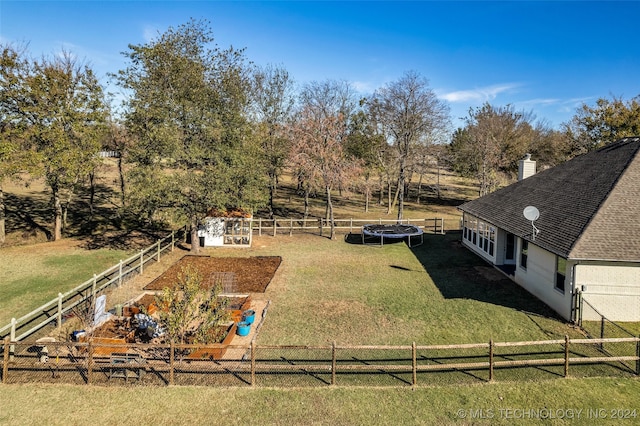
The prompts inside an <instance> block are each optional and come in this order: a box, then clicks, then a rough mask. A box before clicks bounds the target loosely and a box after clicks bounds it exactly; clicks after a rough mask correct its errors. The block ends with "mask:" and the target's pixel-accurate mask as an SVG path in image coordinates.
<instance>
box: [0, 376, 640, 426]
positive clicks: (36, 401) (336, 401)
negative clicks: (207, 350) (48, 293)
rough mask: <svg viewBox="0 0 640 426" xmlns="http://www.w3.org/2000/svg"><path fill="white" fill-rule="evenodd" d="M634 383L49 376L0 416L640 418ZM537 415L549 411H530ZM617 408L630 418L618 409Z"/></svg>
mask: <svg viewBox="0 0 640 426" xmlns="http://www.w3.org/2000/svg"><path fill="white" fill-rule="evenodd" d="M639 393H640V381H638V380H636V379H615V378H595V379H579V380H578V379H566V380H552V381H542V382H535V383H534V382H525V383H520V382H508V383H489V384H478V385H473V386H435V387H421V388H416V389H411V388H341V387H337V388H328V387H326V388H314V389H308V388H307V389H299V388H297V389H274V388H266V389H265V388H256V389H247V388H233V389H220V388H210V387H166V388H151V389H150V388H143V387H129V388H126V387H125V388H123V387H95V386H69V385H59V386H56V385H46V384H44V385H43V384H33V385H21V386H18V385H0V401H2V402H1V404H2V405H1V406H2V410H0V424H2V425H20V426H23V425H40V424H47V425H69V424H81V423H84V422H85V421H86V419H91V424H93V425H113V424H153V425H159V426H160V425H178V424H189V425H198V424H203V425H204V424H213V423H215V424H217V425H237V424H260V425H285V424H287V425H449V424H460V425H470V424H477V425H513V424H533V425H540V424H559V425H593V424H598V425H602V424H611V425H613V424H629V425H631V424H638V416H640V412H638V410H640V407H638V398H637V396H638V394H639ZM34 407H37V409H34ZM536 415H542V416H546V417H547V418H543V419H540V418H535V417H533V418H531V417H532V416H536ZM596 415H597V416H598V418H596ZM616 415H620V416H626V417H627V418H624V419H619V418H614V416H616ZM525 416H529V417H525ZM551 416H553V417H551ZM562 417H564V418H562Z"/></svg>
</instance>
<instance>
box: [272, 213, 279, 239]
mask: <svg viewBox="0 0 640 426" xmlns="http://www.w3.org/2000/svg"><path fill="white" fill-rule="evenodd" d="M277 226H278V220H277V219H276V218H273V236H274V237H275V236H276V228H277Z"/></svg>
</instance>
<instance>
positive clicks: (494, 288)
mask: <svg viewBox="0 0 640 426" xmlns="http://www.w3.org/2000/svg"><path fill="white" fill-rule="evenodd" d="M411 251H412V252H413V254H414V255H415V256H416V258H417V259H418V260H419V261H420V263H421V264H422V266H423V267H424V269H425V270H426V272H427V273H428V274H429V276H430V277H431V279H432V280H433V282H434V284H435V285H436V287H437V288H438V290H439V291H440V293H441V294H442V296H443V297H444V298H445V299H472V300H477V301H479V302H485V303H491V304H494V305H500V306H505V307H508V308H512V309H516V310H518V311H522V312H526V313H528V314H532V315H539V316H543V317H547V318H553V319H557V320H560V321H564V320H562V318H561V317H560V316H559V315H558V314H557V313H556V312H555V311H553V310H552V309H551V308H550V307H548V306H547V305H546V304H544V303H543V302H542V301H540V300H539V299H537V298H536V297H535V296H533V295H532V294H531V293H529V292H528V291H526V290H525V289H524V288H522V287H520V286H519V285H518V284H516V283H515V282H513V281H512V280H510V279H509V278H507V277H506V276H505V275H503V274H502V273H501V272H499V271H498V270H497V269H495V268H494V267H493V266H492V265H490V264H489V263H487V262H485V261H484V260H482V259H481V258H479V257H478V256H476V255H475V254H473V253H472V252H471V251H469V250H468V249H466V248H465V247H464V246H463V245H462V243H461V233H460V232H459V231H455V232H447V233H446V234H445V235H436V234H425V235H424V244H423V245H421V246H418V247H414V248H412V249H411Z"/></svg>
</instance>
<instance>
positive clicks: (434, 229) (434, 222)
mask: <svg viewBox="0 0 640 426" xmlns="http://www.w3.org/2000/svg"><path fill="white" fill-rule="evenodd" d="M433 233H434V234H437V233H438V218H437V217H434V218H433Z"/></svg>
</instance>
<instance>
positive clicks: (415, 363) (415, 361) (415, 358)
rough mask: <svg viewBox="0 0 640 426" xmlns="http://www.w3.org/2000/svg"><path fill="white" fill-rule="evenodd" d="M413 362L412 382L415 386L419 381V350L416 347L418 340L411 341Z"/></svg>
mask: <svg viewBox="0 0 640 426" xmlns="http://www.w3.org/2000/svg"><path fill="white" fill-rule="evenodd" d="M411 362H412V366H413V377H412V382H413V386H415V385H416V384H417V382H418V350H417V348H416V342H412V343H411Z"/></svg>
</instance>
